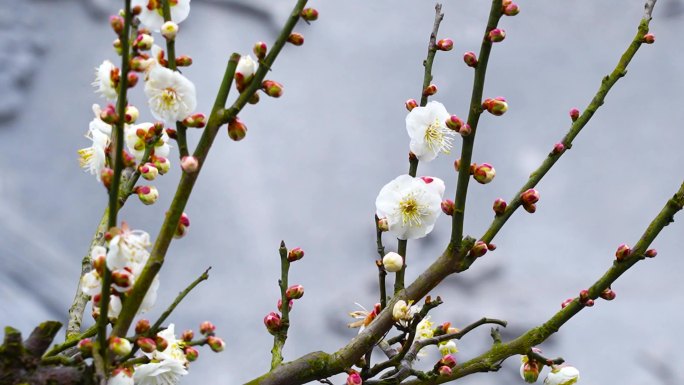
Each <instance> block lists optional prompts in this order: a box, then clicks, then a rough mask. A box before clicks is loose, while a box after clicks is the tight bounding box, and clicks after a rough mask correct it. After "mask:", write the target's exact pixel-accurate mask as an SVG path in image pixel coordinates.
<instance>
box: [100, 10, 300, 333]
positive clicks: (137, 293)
mask: <svg viewBox="0 0 684 385" xmlns="http://www.w3.org/2000/svg"><path fill="white" fill-rule="evenodd" d="M306 3H307V0H298V2H297V4H296V5H295V7H294V9H293V10H292V13H291V14H290V17H289V18H288V20H287V22H286V23H285V26H284V27H283V29H282V31H281V32H280V35H279V36H278V39H277V40H276V41H275V43H274V44H273V47H272V48H271V51H270V52H269V53H268V55H267V56H266V58H264V61H263V64H261V65H260V66H259V69H258V70H257V72H256V73H255V74H254V80H253V81H252V83H251V84H250V85H249V86H248V87H247V89H245V90H244V92H242V93H241V94H240V96H239V97H238V98H237V100H236V101H235V102H234V103H233V105H232V106H231V107H230V108H229V109H227V110H224V109H223V106H224V105H225V103H226V99H227V98H228V92H229V90H230V85H231V84H232V80H233V76H234V74H235V68H236V66H237V62H238V60H239V59H240V55H238V54H233V55H232V56H231V59H230V61H229V62H228V66H227V68H226V73H225V74H224V77H223V82H222V83H221V87H220V89H219V92H218V95H217V97H216V101H215V102H214V107H213V108H212V112H211V115H210V117H209V122H208V123H207V127H206V128H205V130H204V132H203V133H202V137H201V138H200V141H199V143H198V144H197V148H196V149H195V152H194V154H193V155H194V156H195V157H196V158H197V159H198V161H199V168H198V169H197V172H195V173H192V174H187V173H183V175H182V176H181V180H180V182H179V183H178V188H177V190H176V195H175V196H174V198H173V202H172V203H171V207H170V209H169V211H168V213H167V216H166V219H165V221H164V223H163V224H162V228H161V231H160V233H159V235H158V237H157V241H156V242H155V244H154V247H153V248H152V251H151V253H150V258H149V259H148V261H147V264H146V265H145V267H144V269H143V271H142V273H141V274H140V276H139V277H138V279H137V280H136V283H135V286H134V287H133V289H132V291H131V293H130V295H129V297H128V298H127V301H126V304H125V305H124V307H123V309H122V310H121V314H120V315H119V319H118V321H117V323H116V326H115V327H114V330H113V331H112V333H113V335H116V336H119V337H121V336H124V335H125V334H126V332H127V331H128V328H129V327H130V325H131V322H132V321H133V318H134V317H135V314H136V312H137V311H138V308H139V307H140V303H141V302H142V300H143V298H144V296H145V293H147V289H149V287H150V285H151V284H152V279H153V278H154V276H155V275H157V273H158V272H159V269H160V268H161V266H162V264H163V263H164V257H165V256H166V252H167V250H168V248H169V244H170V243H171V239H172V238H173V234H174V232H175V230H176V226H177V225H178V221H179V219H180V216H181V214H182V213H183V209H184V208H185V204H186V203H187V201H188V198H189V197H190V194H191V192H192V188H193V186H194V184H195V181H196V180H197V178H198V177H199V174H200V172H201V170H202V166H203V164H204V161H205V159H206V156H207V154H208V153H209V150H210V149H211V145H212V143H213V141H214V138H215V137H216V134H217V132H218V129H219V127H220V126H221V124H222V123H224V122H226V121H228V120H230V119H233V118H235V117H236V116H237V114H238V113H239V112H240V111H241V110H242V108H243V107H244V106H245V105H246V104H247V102H248V101H249V99H250V98H251V97H252V95H253V94H254V93H255V92H256V91H257V89H258V88H259V87H261V82H262V81H263V80H264V77H265V76H266V73H267V72H268V69H269V68H270V67H272V65H273V63H274V62H275V59H276V58H277V56H278V54H279V53H280V51H281V49H282V48H283V46H284V45H285V43H286V41H287V37H288V36H289V35H290V33H292V30H293V29H294V26H295V25H296V24H297V21H298V20H299V18H300V17H299V14H300V12H301V11H302V9H303V8H304V6H305V5H306Z"/></svg>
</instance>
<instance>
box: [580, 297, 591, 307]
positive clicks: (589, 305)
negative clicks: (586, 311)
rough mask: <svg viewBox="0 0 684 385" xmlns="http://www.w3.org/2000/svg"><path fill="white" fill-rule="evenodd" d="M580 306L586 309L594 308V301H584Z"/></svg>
mask: <svg viewBox="0 0 684 385" xmlns="http://www.w3.org/2000/svg"><path fill="white" fill-rule="evenodd" d="M582 305H584V306H586V307H592V306H594V300H593V299H588V300H586V301H585V302H584V303H583V304H582Z"/></svg>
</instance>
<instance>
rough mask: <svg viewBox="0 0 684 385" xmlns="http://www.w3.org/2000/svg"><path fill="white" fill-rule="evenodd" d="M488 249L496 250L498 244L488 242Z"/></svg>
mask: <svg viewBox="0 0 684 385" xmlns="http://www.w3.org/2000/svg"><path fill="white" fill-rule="evenodd" d="M487 250H489V251H494V250H496V245H495V244H493V243H488V244H487Z"/></svg>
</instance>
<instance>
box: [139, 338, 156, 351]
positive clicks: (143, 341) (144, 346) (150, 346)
mask: <svg viewBox="0 0 684 385" xmlns="http://www.w3.org/2000/svg"><path fill="white" fill-rule="evenodd" d="M135 343H136V344H137V345H138V346H139V347H140V350H142V351H143V352H145V353H152V352H153V351H155V350H157V344H156V343H155V342H154V340H153V339H152V338H147V337H140V338H138V339H137V340H136V341H135Z"/></svg>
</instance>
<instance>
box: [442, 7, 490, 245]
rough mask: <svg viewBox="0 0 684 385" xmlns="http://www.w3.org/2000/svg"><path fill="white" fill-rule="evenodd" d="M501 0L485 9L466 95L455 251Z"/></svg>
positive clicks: (453, 240) (453, 237)
mask: <svg viewBox="0 0 684 385" xmlns="http://www.w3.org/2000/svg"><path fill="white" fill-rule="evenodd" d="M501 7H502V5H501V0H492V7H491V9H490V11H489V20H488V21H487V29H486V30H485V33H484V37H483V38H482V45H481V46H480V55H479V58H478V63H477V67H476V68H475V75H474V78H473V92H472V95H471V97H470V112H469V113H468V124H469V125H470V128H471V130H472V132H471V134H470V135H468V136H465V137H463V147H462V148H461V166H460V168H459V170H458V182H457V185H456V196H455V197H454V215H453V216H452V225H451V240H450V243H449V245H450V248H451V249H452V250H453V251H454V252H455V253H456V254H458V253H459V252H460V248H461V241H462V239H463V221H464V219H465V205H466V197H467V195H468V183H469V182H470V163H471V161H472V158H473V146H474V144H475V134H476V133H477V124H478V122H479V120H480V115H481V114H482V92H483V89H484V84H485V75H486V74H487V64H488V63H489V54H490V53H491V51H492V42H491V41H489V38H488V34H489V31H491V30H493V29H495V28H496V26H497V24H498V23H499V19H501V15H502V13H501Z"/></svg>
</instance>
